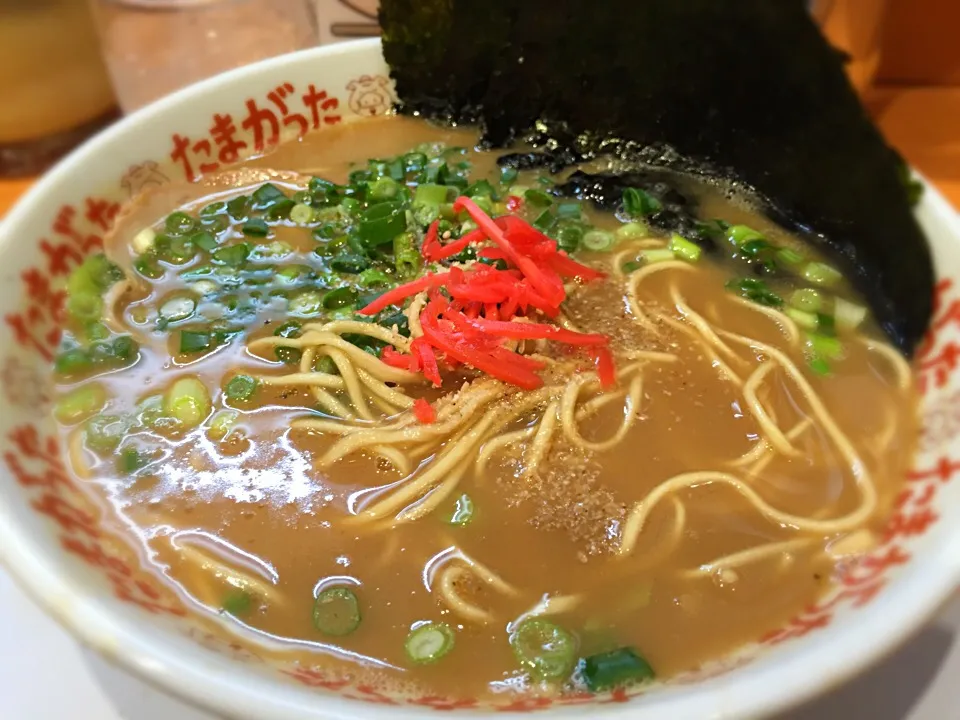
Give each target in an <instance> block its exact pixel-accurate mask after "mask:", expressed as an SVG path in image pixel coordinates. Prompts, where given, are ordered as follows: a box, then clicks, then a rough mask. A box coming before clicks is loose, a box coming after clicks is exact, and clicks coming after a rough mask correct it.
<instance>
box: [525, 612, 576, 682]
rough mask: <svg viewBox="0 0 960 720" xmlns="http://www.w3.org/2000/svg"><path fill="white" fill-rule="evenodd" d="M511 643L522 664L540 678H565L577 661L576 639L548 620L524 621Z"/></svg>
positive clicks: (530, 619) (528, 619)
mask: <svg viewBox="0 0 960 720" xmlns="http://www.w3.org/2000/svg"><path fill="white" fill-rule="evenodd" d="M510 646H511V647H512V648H513V654H514V656H516V658H517V662H519V663H520V666H521V667H522V668H524V669H525V670H527V671H529V672H530V674H531V675H533V676H534V677H536V678H538V679H542V680H560V679H563V678H566V677H567V676H569V675H570V672H571V671H572V670H573V667H574V664H575V663H576V652H577V642H576V639H575V638H574V637H573V635H571V634H570V633H569V632H567V631H566V630H564V629H563V628H562V627H560V626H559V625H555V624H554V623H552V622H549V621H547V620H541V619H539V618H527V619H526V620H523V621H522V622H521V623H520V624H519V625H517V627H516V629H515V630H514V631H513V633H512V634H511V635H510Z"/></svg>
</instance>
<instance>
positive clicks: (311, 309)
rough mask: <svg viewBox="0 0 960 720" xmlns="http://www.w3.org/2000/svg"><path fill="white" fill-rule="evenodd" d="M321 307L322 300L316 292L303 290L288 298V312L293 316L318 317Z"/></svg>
mask: <svg viewBox="0 0 960 720" xmlns="http://www.w3.org/2000/svg"><path fill="white" fill-rule="evenodd" d="M322 307H323V298H322V297H321V296H320V293H318V292H317V291H316V290H305V291H304V292H301V293H299V294H297V295H294V296H293V297H292V298H290V304H289V305H288V310H289V311H290V313H291V314H293V315H318V314H319V313H320V309H321V308H322Z"/></svg>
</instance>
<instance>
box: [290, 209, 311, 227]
mask: <svg viewBox="0 0 960 720" xmlns="http://www.w3.org/2000/svg"><path fill="white" fill-rule="evenodd" d="M315 216H316V214H315V213H314V210H313V208H312V207H310V206H309V205H303V204H297V205H294V206H293V207H292V208H291V209H290V221H291V222H293V223H296V224H297V225H309V224H310V223H312V222H313V220H314V217H315Z"/></svg>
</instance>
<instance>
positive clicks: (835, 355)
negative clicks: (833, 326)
mask: <svg viewBox="0 0 960 720" xmlns="http://www.w3.org/2000/svg"><path fill="white" fill-rule="evenodd" d="M807 348H808V349H809V350H810V351H811V354H812V355H813V356H814V357H820V358H826V359H827V360H840V359H842V358H843V357H844V355H845V353H844V349H843V343H842V342H840V341H839V340H838V339H837V338H835V337H830V336H829V335H823V334H821V333H810V334H808V335H807Z"/></svg>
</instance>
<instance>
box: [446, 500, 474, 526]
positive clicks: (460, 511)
mask: <svg viewBox="0 0 960 720" xmlns="http://www.w3.org/2000/svg"><path fill="white" fill-rule="evenodd" d="M473 512H474V507H473V500H471V499H470V496H469V495H467V494H466V493H464V494H463V495H461V496H460V497H459V498H457V505H456V507H455V508H454V510H453V516H452V517H451V518H450V524H451V525H466V524H468V523H469V522H470V521H471V520H473Z"/></svg>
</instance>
